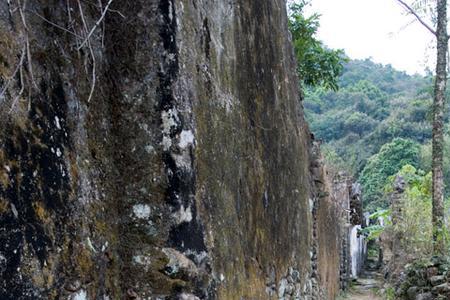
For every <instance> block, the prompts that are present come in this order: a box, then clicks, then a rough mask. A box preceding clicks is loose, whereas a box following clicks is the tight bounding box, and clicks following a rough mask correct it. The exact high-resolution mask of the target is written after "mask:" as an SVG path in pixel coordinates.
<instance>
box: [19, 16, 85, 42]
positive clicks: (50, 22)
mask: <svg viewBox="0 0 450 300" xmlns="http://www.w3.org/2000/svg"><path fill="white" fill-rule="evenodd" d="M27 11H29V12H31V13H32V14H35V15H36V16H38V17H39V18H41V19H42V20H44V21H45V22H47V23H49V24H50V25H53V26H55V27H56V28H58V29H61V30H63V31H65V32H67V33H70V34H72V35H74V36H76V37H77V38H79V39H82V38H83V37H82V36H79V35H78V34H76V33H75V32H73V31H70V30H69V29H67V28H64V27H62V26H59V25H58V24H56V23H53V22H52V21H50V20H49V19H47V18H45V17H44V16H41V15H40V14H38V13H37V12H35V11H30V10H27Z"/></svg>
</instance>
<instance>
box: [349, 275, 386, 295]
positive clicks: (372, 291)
mask: <svg viewBox="0 0 450 300" xmlns="http://www.w3.org/2000/svg"><path fill="white" fill-rule="evenodd" d="M379 277H380V275H379V274H377V273H372V272H367V273H366V274H365V275H364V276H363V277H361V278H358V280H357V281H356V282H355V283H354V284H353V286H352V288H351V290H350V291H349V292H348V293H347V294H346V295H345V296H344V297H341V298H340V299H343V300H344V299H345V300H383V298H382V297H381V296H379V295H377V294H376V291H377V289H379V288H380V286H381V280H380V279H379Z"/></svg>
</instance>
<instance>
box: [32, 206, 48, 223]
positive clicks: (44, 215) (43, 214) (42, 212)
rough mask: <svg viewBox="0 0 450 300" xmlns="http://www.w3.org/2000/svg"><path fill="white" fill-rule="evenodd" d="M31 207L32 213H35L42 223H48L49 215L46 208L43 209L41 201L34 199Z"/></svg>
mask: <svg viewBox="0 0 450 300" xmlns="http://www.w3.org/2000/svg"><path fill="white" fill-rule="evenodd" d="M32 205H33V209H34V213H35V214H36V216H37V217H38V219H39V220H40V221H41V222H42V223H45V224H46V223H49V222H50V215H49V213H48V212H47V210H46V209H45V207H44V205H43V203H42V202H39V201H36V202H33V204H32Z"/></svg>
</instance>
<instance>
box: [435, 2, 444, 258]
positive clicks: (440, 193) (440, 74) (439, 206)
mask: <svg viewBox="0 0 450 300" xmlns="http://www.w3.org/2000/svg"><path fill="white" fill-rule="evenodd" d="M437 13H438V22H437V29H436V39H437V62H436V81H435V87H434V103H433V154H432V156H433V162H432V170H433V250H434V253H435V254H437V255H442V254H444V252H445V249H444V246H445V241H444V226H445V223H444V176H443V171H442V166H443V146H444V132H443V131H444V109H445V89H446V83H447V51H448V35H447V0H438V1H437Z"/></svg>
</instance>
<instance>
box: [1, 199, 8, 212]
mask: <svg viewBox="0 0 450 300" xmlns="http://www.w3.org/2000/svg"><path fill="white" fill-rule="evenodd" d="M7 211H9V203H8V201H6V200H5V199H3V198H0V214H4V213H6V212H7Z"/></svg>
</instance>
